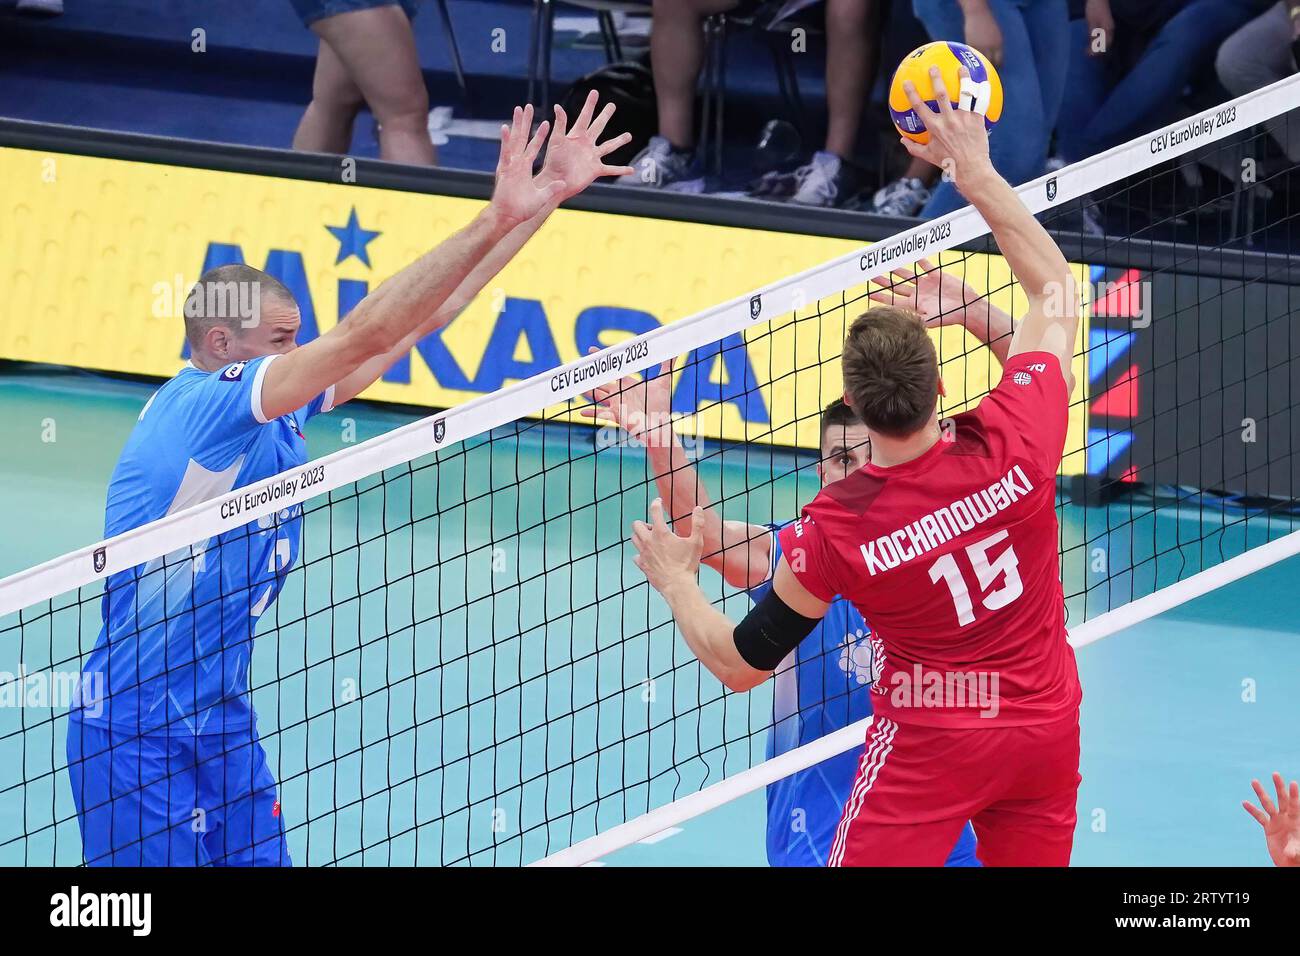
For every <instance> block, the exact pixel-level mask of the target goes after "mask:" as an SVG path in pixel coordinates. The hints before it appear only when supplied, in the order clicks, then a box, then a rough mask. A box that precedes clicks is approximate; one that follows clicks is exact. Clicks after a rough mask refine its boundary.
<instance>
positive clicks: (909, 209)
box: [871, 177, 930, 216]
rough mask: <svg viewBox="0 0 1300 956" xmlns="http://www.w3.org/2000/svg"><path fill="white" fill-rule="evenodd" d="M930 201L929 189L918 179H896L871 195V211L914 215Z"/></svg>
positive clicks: (895, 214)
mask: <svg viewBox="0 0 1300 956" xmlns="http://www.w3.org/2000/svg"><path fill="white" fill-rule="evenodd" d="M929 201H930V190H928V189H926V188H925V183H923V182H921V180H919V179H908V178H906V177H904V178H903V179H896V180H894V181H893V182H892V183H890V184H889V185H887V186H885V187H884V188H883V189H878V190H876V194H875V195H874V196H872V197H871V211H872V212H876V213H879V214H880V215H882V216H915V215H916V214H917V213H919V212H920V211H921V207H923V206H924V205H925V204H926V203H928V202H929Z"/></svg>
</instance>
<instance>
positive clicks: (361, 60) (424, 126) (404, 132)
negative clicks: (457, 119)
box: [312, 6, 437, 166]
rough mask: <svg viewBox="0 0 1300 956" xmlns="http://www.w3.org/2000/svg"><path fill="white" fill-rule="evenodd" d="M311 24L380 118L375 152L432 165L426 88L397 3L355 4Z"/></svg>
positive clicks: (406, 22)
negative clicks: (356, 7)
mask: <svg viewBox="0 0 1300 956" xmlns="http://www.w3.org/2000/svg"><path fill="white" fill-rule="evenodd" d="M312 29H313V30H314V31H315V32H316V33H317V35H319V36H320V38H321V39H322V40H324V41H325V42H326V43H327V44H328V45H329V47H330V49H331V50H333V51H334V54H335V55H336V56H337V57H338V59H339V61H340V62H341V63H342V64H343V65H344V67H345V69H346V70H347V74H348V76H349V77H351V79H352V82H353V83H355V84H356V85H357V88H358V89H360V90H361V95H362V96H363V97H365V101H366V104H367V105H368V106H369V107H370V111H371V112H372V113H374V114H375V119H376V120H377V121H378V122H379V156H380V158H381V159H388V160H392V161H393V162H397V163H412V164H415V165H420V166H433V165H435V164H436V163H437V155H436V154H435V152H434V149H433V141H432V140H430V139H429V91H428V89H427V88H426V87H425V85H424V74H423V73H421V72H420V58H419V56H418V55H417V53H416V50H415V34H414V33H412V32H411V21H410V20H408V19H407V18H406V14H405V13H404V12H403V10H402V8H401V7H399V6H387V7H373V8H371V9H369V10H354V11H352V12H351V13H340V14H338V15H336V16H332V17H327V18H325V19H324V20H317V21H316V22H315V23H314V24H312Z"/></svg>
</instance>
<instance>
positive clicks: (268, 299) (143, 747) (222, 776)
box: [68, 93, 628, 866]
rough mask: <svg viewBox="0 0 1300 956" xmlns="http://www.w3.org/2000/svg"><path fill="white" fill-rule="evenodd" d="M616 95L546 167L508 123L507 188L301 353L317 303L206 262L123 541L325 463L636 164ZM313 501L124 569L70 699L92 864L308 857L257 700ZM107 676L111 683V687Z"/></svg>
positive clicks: (132, 494)
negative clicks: (322, 425) (609, 178)
mask: <svg viewBox="0 0 1300 956" xmlns="http://www.w3.org/2000/svg"><path fill="white" fill-rule="evenodd" d="M595 108H596V94H594V93H593V94H592V95H591V96H590V97H589V98H588V100H587V102H586V103H585V105H584V107H583V109H582V111H581V113H580V114H579V115H578V117H577V118H576V119H575V120H574V123H573V126H572V127H571V128H568V126H567V117H565V116H564V114H563V112H562V111H561V110H560V109H559V108H557V109H556V121H555V129H554V131H553V133H552V135H551V136H550V138H549V146H548V149H547V157H546V162H545V165H544V166H543V168H542V170H541V171H540V172H539V173H538V174H537V175H534V174H533V166H534V160H535V159H536V157H537V155H538V153H539V151H540V149H541V146H542V144H543V143H544V142H546V141H547V132H548V126H549V124H548V123H542V124H541V126H540V127H539V128H538V130H537V132H536V134H535V135H533V136H532V137H531V138H530V135H529V131H530V130H531V126H532V109H531V107H529V108H527V109H522V110H521V109H516V110H515V114H514V118H513V124H512V125H511V126H510V127H504V126H503V127H502V146H501V158H500V161H499V164H498V167H497V177H496V187H495V190H494V192H493V196H492V200H491V202H490V203H488V204H487V205H486V207H485V208H484V209H483V210H482V211H481V212H480V213H479V214H478V216H476V217H475V218H474V220H473V221H472V222H471V223H470V224H469V225H468V226H466V227H465V228H463V229H462V230H460V231H459V232H457V233H456V234H454V235H453V236H451V237H450V238H448V239H447V240H446V241H444V242H443V243H442V244H441V245H439V246H437V247H436V248H434V249H433V250H432V251H431V252H429V253H427V254H426V255H424V256H423V257H422V258H420V259H419V260H417V261H416V262H415V263H413V264H412V265H410V266H408V267H407V268H405V269H403V270H402V271H400V272H398V273H397V274H396V275H394V276H392V277H391V278H390V279H388V280H387V281H386V282H384V283H383V284H382V285H380V286H379V287H378V288H377V289H375V291H374V292H372V293H371V294H370V295H369V296H368V297H367V298H366V299H365V300H363V301H362V302H361V303H360V304H358V305H357V306H356V308H355V309H353V310H352V312H351V313H350V314H349V315H348V316H347V318H346V319H344V320H343V321H341V322H340V323H339V324H338V325H337V326H336V327H335V328H333V329H331V330H329V331H328V332H326V333H325V334H324V335H322V336H321V337H320V338H318V339H316V340H315V341H313V342H309V343H307V344H305V345H303V346H301V347H298V345H297V343H296V338H297V334H298V328H299V322H300V318H299V311H298V306H297V304H296V303H295V302H294V300H293V296H292V295H291V294H290V293H289V291H288V289H286V288H285V287H284V286H283V285H282V284H280V283H279V282H278V281H276V280H275V279H274V278H272V277H271V276H269V275H266V274H265V273H262V272H259V271H258V270H256V269H252V268H249V267H247V266H243V265H231V266H222V267H220V268H218V269H214V270H211V271H209V272H208V273H206V274H205V275H204V276H203V277H202V278H201V279H200V280H199V282H198V283H197V284H196V285H195V287H194V288H193V289H192V290H191V292H190V295H189V297H188V299H187V301H186V305H185V335H186V339H187V341H188V342H189V345H190V350H191V353H192V356H193V357H192V359H191V361H190V362H189V364H187V365H186V366H185V367H184V368H183V369H182V370H181V371H180V372H179V373H178V374H177V375H176V377H175V378H173V379H171V380H170V381H168V382H166V383H165V384H164V385H163V386H162V387H161V388H159V389H158V391H156V392H155V393H154V395H153V397H152V398H150V399H149V401H148V403H147V404H146V405H145V407H144V409H143V410H142V411H141V413H140V417H139V421H138V422H137V423H136V425H135V428H134V430H133V431H132V433H131V436H130V438H129V439H128V441H127V444H126V447H125V449H124V450H123V451H122V455H121V458H120V459H119V460H118V463H117V467H116V468H115V469H114V472H113V476H112V480H111V482H110V484H109V489H108V502H107V506H106V509H105V522H104V524H105V535H106V536H107V537H112V536H114V535H118V534H121V533H123V532H126V531H130V530H132V529H134V528H138V527H140V526H141V525H144V524H147V523H148V522H150V521H153V520H155V519H158V518H162V517H164V516H166V515H169V514H174V513H176V512H178V511H181V510H183V509H185V508H187V507H189V506H191V505H194V504H196V503H198V502H202V501H206V500H209V499H211V498H214V497H216V496H218V495H222V494H225V493H227V492H229V491H231V490H232V489H234V488H237V487H241V486H244V485H247V484H250V483H254V482H258V481H261V480H264V479H267V478H270V477H272V476H274V475H277V474H279V473H281V472H284V471H288V470H290V469H294V468H297V467H299V466H301V465H303V464H304V463H305V462H306V460H307V446H306V440H305V439H304V437H303V426H304V425H305V424H306V423H307V421H308V420H309V419H311V418H312V417H313V416H315V415H319V414H322V413H324V412H328V411H329V410H330V409H331V408H333V407H334V406H336V405H339V404H342V403H343V402H346V401H348V400H349V399H351V398H353V397H354V396H356V395H357V394H358V393H359V392H361V391H362V390H363V389H364V388H366V387H367V386H368V385H370V384H371V383H372V382H374V381H375V380H376V379H378V378H379V377H380V376H381V375H382V374H383V373H384V372H385V371H386V370H387V369H388V368H389V367H390V366H391V365H392V364H393V363H394V362H396V361H397V360H398V359H400V358H402V357H403V356H406V355H408V354H409V353H410V350H411V349H412V348H413V347H414V345H415V344H416V343H417V342H418V341H419V339H420V338H422V337H423V336H425V335H428V334H429V333H431V332H433V331H435V330H437V329H439V328H442V327H443V326H445V325H446V324H447V323H448V322H450V321H451V319H452V318H454V317H455V316H456V314H457V313H458V312H459V311H460V310H461V309H463V308H464V307H465V306H466V305H467V304H468V303H469V302H470V300H471V299H472V298H473V297H474V296H475V295H477V294H478V292H479V291H480V290H481V289H482V288H483V286H484V285H485V284H486V283H487V282H488V280H489V279H491V278H492V277H493V276H494V275H496V274H497V272H499V271H500V270H501V268H502V267H503V266H504V265H505V264H506V263H507V262H509V261H510V259H511V258H513V256H514V254H515V253H516V252H518V250H519V249H520V248H521V247H522V246H523V244H524V243H525V242H526V241H527V240H528V238H529V237H531V236H532V235H533V233H535V232H536V231H537V229H538V228H539V227H540V226H541V224H542V223H543V222H544V221H545V220H546V218H547V216H549V214H550V213H551V211H553V210H554V209H555V207H556V206H557V205H559V203H561V202H563V201H564V200H565V199H567V198H569V197H571V196H574V195H576V194H577V193H579V192H581V191H582V190H583V189H585V188H586V187H587V186H588V185H589V184H590V183H591V182H592V181H594V180H595V179H596V178H597V177H599V176H606V175H619V174H621V173H623V172H627V171H628V170H627V169H626V167H617V166H609V165H607V164H605V163H604V160H603V158H604V157H605V156H606V155H607V154H608V153H609V152H610V151H611V150H613V149H616V148H618V147H619V146H621V145H622V144H623V143H624V142H626V141H627V139H628V136H627V134H624V135H622V136H618V137H614V138H612V139H609V140H606V141H605V142H603V143H598V142H597V140H598V139H599V138H600V136H601V135H602V132H603V130H604V128H605V126H606V124H607V123H608V121H609V118H610V115H611V114H612V112H613V105H612V104H607V105H606V106H605V108H604V109H603V110H602V111H601V113H600V114H599V115H596V112H595ZM301 520H302V519H301V506H300V505H297V504H294V505H291V506H288V507H286V508H284V509H282V510H281V511H279V512H278V513H277V514H273V515H270V516H268V517H266V518H263V519H260V520H257V521H254V522H252V523H249V524H247V525H244V526H242V527H238V528H234V529H232V530H230V531H228V532H225V533H223V534H220V535H218V536H217V537H215V538H212V539H209V540H207V541H205V542H201V543H198V544H196V545H194V546H192V547H186V548H183V549H181V550H179V551H177V552H174V553H172V554H168V555H164V556H162V557H159V558H157V559H155V560H152V561H150V562H148V563H146V564H144V565H140V566H137V567H134V568H130V569H128V570H125V571H122V572H119V573H116V574H113V575H110V576H109V578H108V580H107V582H106V587H105V592H104V598H103V627H102V629H101V631H100V633H99V637H98V639H97V640H96V643H95V646H94V648H93V649H92V650H91V652H90V653H89V654H88V655H87V657H86V660H85V664H84V666H83V679H82V682H81V693H80V694H79V696H78V700H77V701H76V702H75V703H74V706H73V708H72V711H71V713H70V715H69V716H70V719H69V728H68V771H69V777H70V780H71V784H72V793H73V799H74V801H75V804H76V808H77V816H78V821H79V824H80V827H81V836H82V848H83V853H84V856H85V859H86V862H87V863H90V864H92V865H134V866H141V865H143V866H162V865H180V866H187V865H188V866H193V865H272V866H275V865H288V864H289V862H290V860H289V853H288V848H287V844H286V840H285V832H286V829H285V818H286V816H291V815H292V813H293V810H292V808H289V809H288V810H287V812H286V813H282V812H281V808H280V805H279V803H278V802H277V798H276V782H275V779H274V778H273V776H272V774H271V771H270V769H269V767H268V766H267V761H266V756H265V753H264V752H263V749H262V746H261V743H260V742H259V740H258V734H257V720H256V716H255V714H254V712H253V708H252V704H251V702H250V700H249V661H250V657H251V652H252V642H253V638H254V636H255V634H256V632H257V623H258V620H259V618H261V616H262V615H263V614H265V613H266V611H267V609H268V608H270V607H271V605H272V604H273V603H274V601H275V599H276V596H277V595H278V594H279V592H280V588H281V586H282V585H283V583H284V580H285V576H286V574H287V573H288V571H289V569H290V568H291V567H292V566H293V564H294V562H295V560H296V559H297V556H298V543H299V524H300V522H301ZM92 688H93V689H94V690H93V691H92Z"/></svg>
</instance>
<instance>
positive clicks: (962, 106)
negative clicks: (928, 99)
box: [901, 66, 992, 189]
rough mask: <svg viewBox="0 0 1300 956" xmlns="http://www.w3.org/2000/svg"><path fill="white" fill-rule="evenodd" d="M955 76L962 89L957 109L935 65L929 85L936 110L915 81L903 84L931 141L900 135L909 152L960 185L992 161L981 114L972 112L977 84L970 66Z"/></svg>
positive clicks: (962, 68)
mask: <svg viewBox="0 0 1300 956" xmlns="http://www.w3.org/2000/svg"><path fill="white" fill-rule="evenodd" d="M958 77H959V78H960V79H959V82H960V83H961V90H960V92H959V94H958V98H959V102H958V108H957V109H953V107H952V103H951V102H949V100H948V95H947V92H946V88H945V86H944V83H943V75H942V74H941V73H940V72H939V68H938V67H931V68H930V86H931V87H932V88H933V89H934V91H935V100H936V102H937V105H938V109H937V111H936V110H934V109H931V108H930V107H929V106H928V105H927V104H926V103H925V101H924V100H922V99H921V94H920V93H918V92H917V89H916V84H914V83H912V82H911V81H910V80H909V81H907V82H906V83H904V84H903V92H904V93H905V94H907V101H908V103H910V104H911V106H912V109H913V110H914V111H915V112H916V115H917V116H919V117H920V118H921V122H922V123H923V124H924V125H925V128H926V131H927V132H929V134H930V141H929V142H928V143H918V142H915V141H914V140H910V139H908V138H907V137H906V136H904V137H901V139H902V142H903V147H904V148H905V149H906V150H907V151H908V152H909V153H911V154H912V155H913V156H915V157H916V158H917V159H923V160H925V161H926V162H927V163H932V164H934V165H935V166H938V167H939V168H940V169H941V170H943V173H944V177H945V178H951V179H952V180H953V182H955V183H956V185H957V188H958V189H960V188H961V187H962V185H963V183H965V182H967V181H968V180H969V178H970V176H971V175H978V174H979V173H983V172H985V171H988V170H991V169H992V164H991V163H990V161H989V134H988V131H987V130H986V129H985V127H984V116H983V114H981V113H977V112H975V101H976V98H977V93H976V89H977V88H976V87H973V85H972V80H971V78H970V70H968V69H966V67H964V66H963V67H961V68H960V69H959V70H958Z"/></svg>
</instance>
